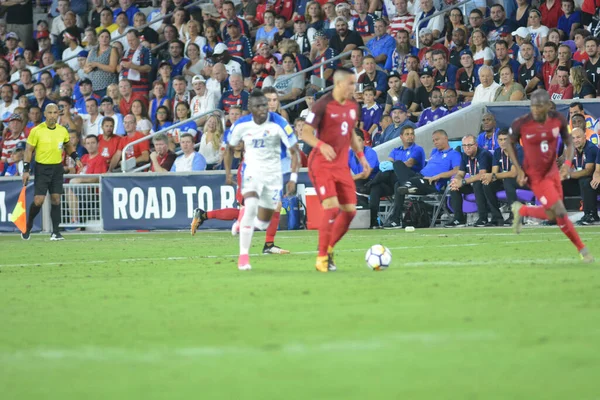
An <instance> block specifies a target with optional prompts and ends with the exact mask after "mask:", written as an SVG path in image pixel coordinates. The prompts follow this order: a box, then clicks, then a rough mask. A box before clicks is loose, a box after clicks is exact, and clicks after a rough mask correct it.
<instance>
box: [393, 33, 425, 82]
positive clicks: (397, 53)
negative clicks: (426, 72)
mask: <svg viewBox="0 0 600 400" xmlns="http://www.w3.org/2000/svg"><path fill="white" fill-rule="evenodd" d="M417 54H419V49H417V48H416V47H414V46H412V45H411V44H410V40H409V33H408V32H407V31H404V30H400V31H398V33H396V47H395V49H394V51H393V52H392V55H391V56H390V57H388V59H387V60H386V62H385V68H384V69H385V70H386V71H392V72H393V71H397V72H399V73H400V74H401V75H402V81H403V82H405V83H406V86H407V87H409V88H411V89H414V88H416V87H418V86H419V83H418V82H419V58H418V57H416V56H417ZM411 64H414V66H412V67H411Z"/></svg>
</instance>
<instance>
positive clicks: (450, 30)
mask: <svg viewBox="0 0 600 400" xmlns="http://www.w3.org/2000/svg"><path fill="white" fill-rule="evenodd" d="M457 29H460V30H462V31H463V33H464V34H465V35H466V34H467V33H468V32H469V30H468V29H467V27H466V26H465V18H464V15H463V13H462V11H461V10H460V8H454V9H452V10H450V14H449V16H448V18H447V19H446V20H445V26H444V31H445V32H446V38H445V40H444V45H445V46H446V47H447V48H449V49H452V48H453V47H454V43H453V42H452V36H453V35H454V31H455V30H457Z"/></svg>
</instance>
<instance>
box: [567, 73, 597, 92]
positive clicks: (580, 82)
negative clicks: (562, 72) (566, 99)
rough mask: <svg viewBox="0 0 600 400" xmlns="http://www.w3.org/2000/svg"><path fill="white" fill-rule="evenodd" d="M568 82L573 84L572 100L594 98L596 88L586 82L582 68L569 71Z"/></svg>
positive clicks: (585, 75)
mask: <svg viewBox="0 0 600 400" xmlns="http://www.w3.org/2000/svg"><path fill="white" fill-rule="evenodd" d="M569 73H570V81H571V83H572V84H573V98H574V99H593V98H595V97H596V88H595V87H594V85H592V84H591V83H590V81H588V78H587V74H586V73H585V70H584V69H583V67H582V66H576V67H572V68H571V69H570V72H569Z"/></svg>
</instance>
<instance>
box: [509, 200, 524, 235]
mask: <svg viewBox="0 0 600 400" xmlns="http://www.w3.org/2000/svg"><path fill="white" fill-rule="evenodd" d="M521 207H523V204H521V203H519V202H518V201H515V202H514V203H512V205H511V206H510V209H511V211H512V215H513V223H512V226H513V230H514V231H515V233H516V234H517V235H518V234H519V233H521V228H523V217H521V214H519V210H521Z"/></svg>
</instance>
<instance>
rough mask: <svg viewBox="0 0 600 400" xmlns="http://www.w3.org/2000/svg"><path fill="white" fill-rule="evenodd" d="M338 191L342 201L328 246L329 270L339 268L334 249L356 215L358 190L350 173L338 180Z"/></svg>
mask: <svg viewBox="0 0 600 400" xmlns="http://www.w3.org/2000/svg"><path fill="white" fill-rule="evenodd" d="M336 191H337V193H338V197H337V198H338V201H339V203H340V206H339V207H340V212H339V214H338V216H337V217H336V219H335V222H334V223H333V228H332V232H331V239H330V240H329V246H327V256H328V263H329V265H328V269H329V271H336V270H337V267H336V265H335V260H334V254H333V249H334V247H335V245H336V244H337V243H338V242H339V241H340V240H341V239H342V238H343V237H344V235H345V234H346V232H348V229H349V228H350V223H351V222H352V220H353V219H354V217H355V216H356V191H355V189H354V182H353V181H352V177H351V176H350V175H348V176H344V177H343V178H342V179H341V180H340V181H338V182H336Z"/></svg>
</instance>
